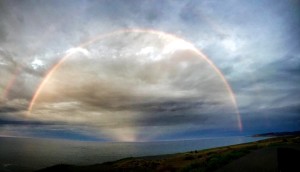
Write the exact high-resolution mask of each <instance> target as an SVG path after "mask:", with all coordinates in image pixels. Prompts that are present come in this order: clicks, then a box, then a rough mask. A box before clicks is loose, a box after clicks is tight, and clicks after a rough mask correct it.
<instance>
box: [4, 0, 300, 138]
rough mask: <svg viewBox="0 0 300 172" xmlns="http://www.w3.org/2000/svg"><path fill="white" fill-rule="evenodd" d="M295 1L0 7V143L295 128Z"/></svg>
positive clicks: (299, 5)
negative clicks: (3, 139)
mask: <svg viewBox="0 0 300 172" xmlns="http://www.w3.org/2000/svg"><path fill="white" fill-rule="evenodd" d="M299 26H300V1H299V0H286V1H275V0H262V1H238V0H226V1H222V2H220V1H211V0H203V1H198V0H189V1H179V0H178V1H176V0H173V1H171V0H166V1H159V0H151V1H150V0H149V1H140V0H128V1H121V0H112V1H111V0H100V1H83V0H82V1H79V0H78V1H63V2H61V1H58V0H57V1H8V0H7V1H1V2H0V135H1V136H14V137H47V138H66V139H79V140H105V141H107V140H113V141H147V140H176V139H193V138H200V137H214V136H229V135H249V134H254V133H261V132H271V131H293V130H299V129H300V98H299V95H300V87H299V83H300V75H299V74H300V42H299V39H300V37H299V36H300V33H299V29H298V28H299Z"/></svg>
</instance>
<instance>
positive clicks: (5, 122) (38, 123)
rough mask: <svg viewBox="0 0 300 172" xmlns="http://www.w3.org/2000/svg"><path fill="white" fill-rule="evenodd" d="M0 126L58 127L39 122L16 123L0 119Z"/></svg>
mask: <svg viewBox="0 0 300 172" xmlns="http://www.w3.org/2000/svg"><path fill="white" fill-rule="evenodd" d="M0 125H17V126H18V125H19V126H20V125H22V126H31V127H35V126H44V125H58V123H47V122H41V121H16V120H5V119H0Z"/></svg>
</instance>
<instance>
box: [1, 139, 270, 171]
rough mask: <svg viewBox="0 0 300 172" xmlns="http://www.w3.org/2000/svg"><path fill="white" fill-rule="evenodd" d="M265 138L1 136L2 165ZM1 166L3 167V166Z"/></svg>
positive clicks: (83, 161)
mask: <svg viewBox="0 0 300 172" xmlns="http://www.w3.org/2000/svg"><path fill="white" fill-rule="evenodd" d="M262 139H266V138H263V137H222V138H208V139H198V140H184V141H159V142H113V143H110V142H85V141H69V140H54V139H32V138H11V137H0V167H1V168H2V169H3V168H6V167H8V166H16V167H29V168H30V169H35V170H36V169H40V168H44V167H49V166H52V165H56V164H61V163H63V164H74V165H90V164H97V163H102V162H107V161H113V160H118V159H121V158H126V157H136V156H148V155H161V154H172V153H179V152H186V151H192V150H201V149H207V148H214V147H220V146H227V145H233V144H240V143H246V142H252V141H257V140H262ZM1 168H0V169H1Z"/></svg>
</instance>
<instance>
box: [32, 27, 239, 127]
mask: <svg viewBox="0 0 300 172" xmlns="http://www.w3.org/2000/svg"><path fill="white" fill-rule="evenodd" d="M122 33H150V34H154V35H158V36H164V37H166V38H169V39H178V40H181V41H183V42H184V43H185V44H186V45H188V46H189V47H191V50H192V51H194V52H195V53H196V54H197V55H199V56H200V57H201V58H202V59H203V60H205V61H206V62H207V63H208V64H209V65H210V66H211V67H212V68H213V69H214V71H215V72H216V73H217V74H218V76H219V77H220V78H221V80H222V82H223V83H224V85H225V87H226V89H227V91H228V92H229V95H230V99H231V101H232V103H233V104H234V106H235V110H236V114H237V121H238V128H239V130H240V131H242V129H243V125H242V120H241V116H240V112H239V110H238V105H237V102H236V98H235V95H234V92H233V91H232V88H231V86H230V85H229V83H228V82H227V80H226V78H225V76H224V74H223V73H222V72H221V71H220V69H218V67H216V65H215V64H214V63H213V62H212V61H211V60H210V59H209V58H208V57H207V56H206V55H205V54H203V53H202V52H201V51H200V50H198V49H197V48H196V47H195V46H194V45H193V44H192V43H190V42H188V41H186V40H184V39H182V38H179V37H177V36H175V35H171V34H169V33H165V32H162V31H156V30H149V29H126V30H119V31H114V32H111V33H108V34H103V35H99V36H96V37H94V38H92V39H90V40H88V41H86V42H84V43H82V44H80V45H79V46H78V47H77V48H84V47H86V46H88V45H90V44H92V43H94V42H95V41H97V40H101V39H104V38H107V37H110V36H114V35H118V34H122ZM72 54H73V53H67V54H66V55H65V56H64V57H62V58H61V60H59V61H58V62H57V63H56V64H55V65H54V66H53V67H52V68H51V69H50V70H49V71H48V73H47V74H46V76H45V78H44V79H43V81H42V82H41V83H40V85H39V86H38V87H37V90H36V91H35V93H34V95H33V97H32V99H31V101H30V103H29V106H28V113H29V114H30V113H31V111H32V108H33V106H34V104H35V102H36V100H37V98H38V97H39V95H40V93H41V91H42V89H43V88H44V86H45V85H46V84H47V82H48V80H49V79H50V78H51V76H52V75H53V74H54V72H55V71H56V70H57V69H58V68H59V67H60V66H61V65H62V64H63V63H64V62H65V61H66V60H67V59H68V58H69V57H70V56H71V55H72Z"/></svg>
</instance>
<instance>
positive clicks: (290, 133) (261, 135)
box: [252, 131, 300, 137]
mask: <svg viewBox="0 0 300 172" xmlns="http://www.w3.org/2000/svg"><path fill="white" fill-rule="evenodd" d="M295 135H300V131H291V132H270V133H262V134H255V135H252V137H279V136H295Z"/></svg>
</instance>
